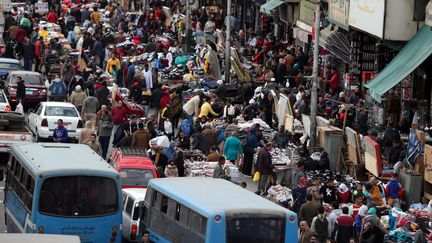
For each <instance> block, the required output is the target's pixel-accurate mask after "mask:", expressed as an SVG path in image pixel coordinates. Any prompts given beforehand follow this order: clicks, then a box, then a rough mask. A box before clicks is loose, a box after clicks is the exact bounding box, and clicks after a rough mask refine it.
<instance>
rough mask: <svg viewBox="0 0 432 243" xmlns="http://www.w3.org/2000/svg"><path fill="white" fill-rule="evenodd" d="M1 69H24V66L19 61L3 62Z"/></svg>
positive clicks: (0, 64) (0, 65)
mask: <svg viewBox="0 0 432 243" xmlns="http://www.w3.org/2000/svg"><path fill="white" fill-rule="evenodd" d="M0 70H22V68H21V65H19V64H18V63H8V62H1V63H0Z"/></svg>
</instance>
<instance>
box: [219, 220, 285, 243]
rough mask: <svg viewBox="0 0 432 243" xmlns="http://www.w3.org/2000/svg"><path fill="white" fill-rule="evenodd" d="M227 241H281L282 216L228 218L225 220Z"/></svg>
mask: <svg viewBox="0 0 432 243" xmlns="http://www.w3.org/2000/svg"><path fill="white" fill-rule="evenodd" d="M226 225H227V228H226V235H227V243H234V242H251V243H261V242H268V243H273V242H275V243H276V242H283V241H284V232H285V231H284V230H285V224H284V218H273V219H272V218H270V219H269V218H240V219H238V218H229V217H227V222H226Z"/></svg>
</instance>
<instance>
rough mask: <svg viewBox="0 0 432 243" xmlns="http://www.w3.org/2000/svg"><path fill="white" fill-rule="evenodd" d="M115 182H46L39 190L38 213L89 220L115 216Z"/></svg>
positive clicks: (74, 178)
mask: <svg viewBox="0 0 432 243" xmlns="http://www.w3.org/2000/svg"><path fill="white" fill-rule="evenodd" d="M118 201H119V198H118V190H117V185H116V182H115V181H114V180H113V179H111V178H106V177H98V176H62V177H52V178H48V179H46V180H45V181H44V182H43V184H42V187H41V192H40V198H39V211H40V213H42V214H48V215H54V216H62V217H91V216H102V215H107V214H113V213H116V212H117V211H118V210H119V208H118V206H119V202H118Z"/></svg>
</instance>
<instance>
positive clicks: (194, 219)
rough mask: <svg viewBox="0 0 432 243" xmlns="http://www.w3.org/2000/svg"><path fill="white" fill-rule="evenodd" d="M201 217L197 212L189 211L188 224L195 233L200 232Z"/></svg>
mask: <svg viewBox="0 0 432 243" xmlns="http://www.w3.org/2000/svg"><path fill="white" fill-rule="evenodd" d="M202 218H203V217H202V216H201V215H199V214H198V213H196V212H194V211H191V212H190V220H189V222H190V225H189V226H190V228H191V229H192V230H193V231H195V232H197V233H201V219H202ZM201 234H202V233H201ZM204 235H205V233H204Z"/></svg>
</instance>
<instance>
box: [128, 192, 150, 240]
mask: <svg viewBox="0 0 432 243" xmlns="http://www.w3.org/2000/svg"><path fill="white" fill-rule="evenodd" d="M146 191H147V189H144V188H126V189H122V194H123V210H122V211H123V213H122V215H123V226H122V237H123V239H127V240H129V241H132V242H137V241H138V239H137V236H138V234H139V232H138V230H139V217H140V203H141V202H143V201H144V198H145V195H146Z"/></svg>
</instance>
